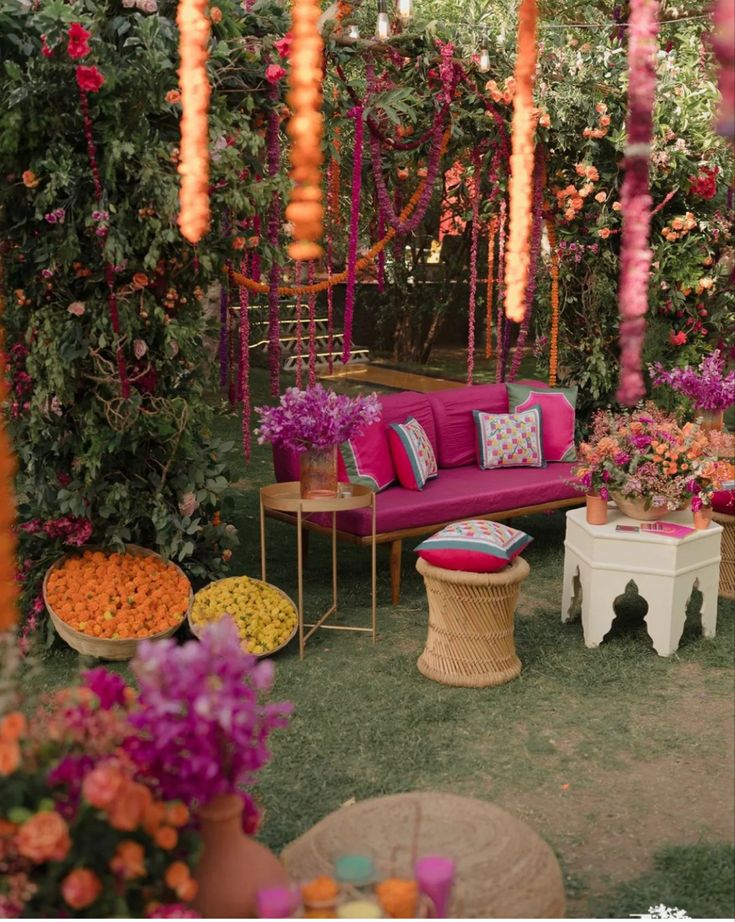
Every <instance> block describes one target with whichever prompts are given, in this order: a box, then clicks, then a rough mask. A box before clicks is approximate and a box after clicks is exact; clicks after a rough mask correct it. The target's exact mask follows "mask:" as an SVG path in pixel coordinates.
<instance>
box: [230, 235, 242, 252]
mask: <svg viewBox="0 0 735 922" xmlns="http://www.w3.org/2000/svg"><path fill="white" fill-rule="evenodd" d="M232 249H233V250H244V249H245V238H244V237H233V239H232Z"/></svg>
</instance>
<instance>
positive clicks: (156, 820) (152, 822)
mask: <svg viewBox="0 0 735 922" xmlns="http://www.w3.org/2000/svg"><path fill="white" fill-rule="evenodd" d="M165 817H166V807H165V805H164V804H162V803H160V802H158V801H155V800H154V801H152V802H151V803H150V804H149V805H148V806H147V807H146V809H145V813H144V814H143V828H144V829H145V831H146V832H147V833H148V834H149V835H151V836H152V835H153V834H154V833H155V832H156V830H157V829H158V828H159V826H160V825H161V823H163V821H164V819H165Z"/></svg>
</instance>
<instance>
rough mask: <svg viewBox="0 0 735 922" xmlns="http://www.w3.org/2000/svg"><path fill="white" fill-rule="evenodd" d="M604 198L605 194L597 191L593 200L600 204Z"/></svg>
mask: <svg viewBox="0 0 735 922" xmlns="http://www.w3.org/2000/svg"><path fill="white" fill-rule="evenodd" d="M606 198H607V195H606V194H605V193H604V192H598V193H597V195H596V196H595V201H596V202H599V203H600V204H602V203H603V202H604V201H605V199H606Z"/></svg>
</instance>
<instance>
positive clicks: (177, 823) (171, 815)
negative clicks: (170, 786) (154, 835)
mask: <svg viewBox="0 0 735 922" xmlns="http://www.w3.org/2000/svg"><path fill="white" fill-rule="evenodd" d="M166 820H167V822H168V823H170V824H171V825H172V826H174V827H176V829H181V827H182V826H186V824H187V823H188V822H189V809H188V807H187V806H186V804H182V803H181V802H180V801H176V802H175V803H171V804H167V806H166Z"/></svg>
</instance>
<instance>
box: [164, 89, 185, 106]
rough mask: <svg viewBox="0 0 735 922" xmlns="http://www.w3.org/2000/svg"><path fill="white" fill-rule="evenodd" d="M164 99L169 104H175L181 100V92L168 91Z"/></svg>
mask: <svg viewBox="0 0 735 922" xmlns="http://www.w3.org/2000/svg"><path fill="white" fill-rule="evenodd" d="M164 99H165V100H166V102H170V103H171V104H174V103H177V102H179V100H180V99H181V92H180V90H169V91H168V93H166V95H165V96H164Z"/></svg>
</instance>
